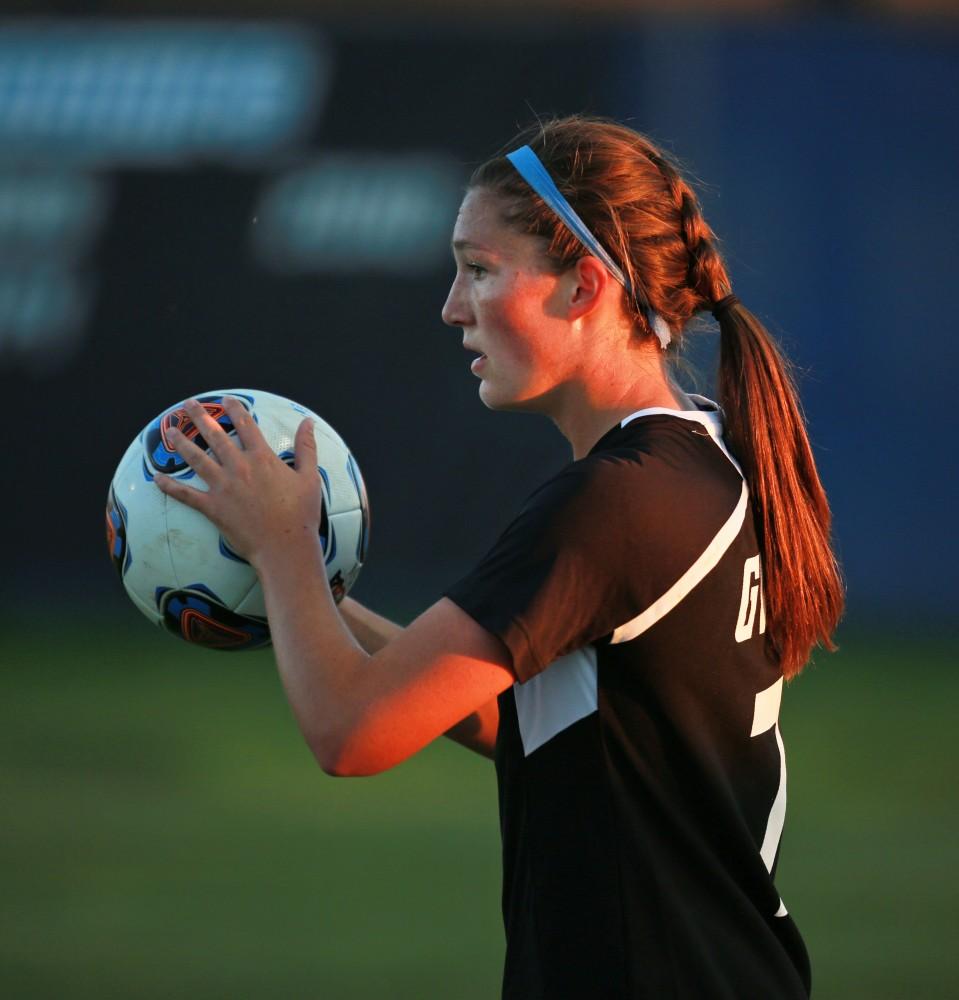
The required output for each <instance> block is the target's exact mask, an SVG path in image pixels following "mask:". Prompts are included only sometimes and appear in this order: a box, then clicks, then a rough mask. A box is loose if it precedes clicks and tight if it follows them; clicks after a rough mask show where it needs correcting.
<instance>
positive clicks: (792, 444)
mask: <svg viewBox="0 0 959 1000" xmlns="http://www.w3.org/2000/svg"><path fill="white" fill-rule="evenodd" d="M713 315H714V316H715V317H716V319H717V321H718V323H719V330H720V353H719V378H718V382H717V385H718V394H719V402H720V405H721V406H722V407H723V410H724V412H725V417H726V420H725V427H726V440H727V441H728V443H729V446H730V448H731V450H732V451H733V454H735V455H736V457H737V458H738V459H739V461H740V463H741V465H742V467H743V472H744V474H745V476H746V482H747V484H748V486H749V490H750V493H751V495H752V502H753V508H754V510H755V515H756V530H757V533H758V535H759V547H760V552H761V555H762V564H763V577H764V591H765V598H766V606H767V611H768V621H769V623H770V631H769V641H770V642H771V643H772V645H773V646H774V648H775V650H776V652H777V653H778V655H779V658H780V661H781V663H782V668H783V674H784V676H785V677H786V678H787V679H788V678H790V677H793V676H795V675H796V674H798V673H799V671H800V670H801V669H802V668H803V666H804V664H805V663H806V661H807V659H808V658H809V654H810V652H811V651H812V649H813V647H814V646H816V645H822V646H824V647H825V648H826V649H829V650H834V649H835V648H836V647H835V644H834V643H833V641H832V633H833V632H834V630H835V628H836V626H837V624H838V622H839V618H840V616H841V614H842V608H843V584H842V579H841V577H840V573H839V567H838V565H837V563H836V559H835V557H834V555H833V553H832V548H831V546H830V537H829V534H830V522H831V515H830V511H829V503H828V501H827V500H826V494H825V491H824V490H823V487H822V483H821V481H820V479H819V474H818V472H817V471H816V463H815V460H814V459H813V454H812V448H811V447H810V445H809V438H808V436H807V434H806V426H805V421H804V419H803V415H802V411H801V409H800V406H799V398H798V395H797V392H796V387H795V384H794V382H793V379H792V377H791V374H790V366H789V364H788V362H787V361H786V359H785V358H784V357H783V355H782V354H781V353H780V351H779V349H778V347H777V346H776V343H775V341H774V340H773V338H772V336H771V335H770V334H769V333H768V332H767V331H766V329H765V328H764V327H763V325H762V323H760V322H759V320H758V319H756V317H755V316H754V315H753V314H752V313H751V312H749V310H748V309H746V308H745V307H744V306H743V305H742V304H741V303H740V302H739V300H738V299H737V298H736V297H735V296H733V295H729V296H726V298H724V299H721V300H720V301H719V302H718V303H716V305H715V306H714V308H713Z"/></svg>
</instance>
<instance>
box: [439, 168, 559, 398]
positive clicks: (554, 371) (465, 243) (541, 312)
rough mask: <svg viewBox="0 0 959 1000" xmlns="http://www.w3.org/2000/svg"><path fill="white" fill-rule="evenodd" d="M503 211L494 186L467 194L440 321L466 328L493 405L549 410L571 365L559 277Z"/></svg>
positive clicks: (466, 341)
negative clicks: (453, 269) (452, 275)
mask: <svg viewBox="0 0 959 1000" xmlns="http://www.w3.org/2000/svg"><path fill="white" fill-rule="evenodd" d="M502 212H503V204H502V201H501V199H500V198H498V197H497V196H496V195H494V194H491V193H490V192H489V191H485V190H483V189H477V188H474V189H473V190H471V191H469V192H468V193H467V195H466V197H465V198H464V199H463V204H462V205H461V206H460V210H459V215H458V216H457V218H456V225H455V226H454V228H453V256H454V258H455V260H456V277H455V278H454V280H453V286H452V287H451V288H450V293H449V296H448V297H447V300H446V304H445V305H444V306H443V321H444V322H445V323H448V324H449V325H450V326H458V327H461V328H462V330H463V346H464V347H465V348H466V349H467V350H469V351H472V352H474V353H475V354H478V355H479V357H477V358H476V360H474V361H473V363H472V365H471V366H470V367H471V370H472V372H473V374H474V375H476V376H477V377H478V378H479V379H480V390H479V391H480V398H481V399H482V400H483V402H484V403H485V404H486V405H487V406H488V407H490V408H491V409H534V410H546V409H548V408H549V405H550V396H551V393H553V391H554V390H555V389H557V387H558V386H560V385H562V384H563V382H564V381H565V379H566V378H567V377H568V374H569V371H570V365H571V351H570V350H569V342H568V334H569V326H568V323H567V322H566V320H565V319H564V318H563V313H562V309H561V301H560V300H561V296H562V288H561V279H560V276H558V275H557V274H556V273H555V272H553V271H552V270H551V269H550V266H549V261H548V260H547V258H546V255H545V253H544V249H545V241H544V240H543V239H541V238H539V237H535V236H527V235H525V234H523V233H520V232H517V231H516V230H515V229H512V228H510V227H509V226H508V225H506V224H505V223H504V222H503V220H502Z"/></svg>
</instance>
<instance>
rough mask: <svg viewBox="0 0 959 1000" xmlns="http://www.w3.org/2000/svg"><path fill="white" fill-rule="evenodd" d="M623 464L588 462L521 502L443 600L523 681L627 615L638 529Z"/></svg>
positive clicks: (605, 460) (605, 459)
mask: <svg viewBox="0 0 959 1000" xmlns="http://www.w3.org/2000/svg"><path fill="white" fill-rule="evenodd" d="M629 465H630V463H628V462H619V461H617V460H616V459H615V458H613V457H608V456H602V457H592V456H591V457H588V458H585V459H582V460H580V461H578V462H574V463H572V464H571V465H570V466H568V467H567V468H566V469H565V470H564V471H563V472H561V473H560V474H559V475H558V476H556V477H555V478H554V479H552V480H550V481H549V482H548V483H546V484H545V485H544V486H543V487H541V488H540V489H539V490H538V491H537V492H536V493H534V494H533V496H532V497H530V499H529V501H527V503H526V505H525V507H524V508H523V510H522V511H521V512H520V514H519V516H518V517H517V518H516V519H515V520H514V521H513V522H512V523H511V524H510V525H509V527H508V528H507V529H506V531H504V532H503V534H502V535H501V536H500V538H499V539H498V541H497V542H496V544H495V545H494V546H493V548H492V549H491V550H490V551H489V552H488V553H487V554H486V556H484V557H483V558H482V559H481V560H480V562H479V564H478V565H477V566H476V567H475V568H474V570H473V571H472V572H471V573H469V574H468V575H467V576H465V577H463V578H462V579H461V580H459V581H458V582H457V583H456V584H455V585H454V586H453V587H451V588H450V589H449V590H448V591H447V593H446V596H447V597H448V598H449V599H450V600H451V601H453V602H454V603H455V604H457V605H458V606H459V607H460V608H462V609H463V610H464V611H465V612H466V613H467V614H469V615H470V616H471V617H472V618H474V619H475V620H476V621H477V622H478V623H479V624H480V625H482V626H483V627H484V628H485V629H486V630H487V631H489V632H491V633H492V634H494V635H496V636H497V637H499V638H500V639H501V640H502V641H503V642H504V643H505V645H506V646H507V647H508V649H509V650H510V653H511V654H512V657H513V669H514V672H515V673H516V676H517V678H518V679H519V680H521V681H524V680H528V679H529V678H531V677H533V676H534V675H535V674H537V673H539V672H540V671H542V670H543V669H544V668H545V667H547V666H548V665H549V664H550V663H552V662H553V660H555V659H557V658H558V657H560V656H563V655H564V654H566V653H568V652H571V651H573V650H575V649H579V648H581V647H583V646H585V645H587V644H589V643H591V642H594V641H596V640H597V639H599V638H601V637H603V636H604V635H608V634H609V633H611V632H612V631H613V630H614V629H615V628H616V627H617V625H619V624H620V623H621V622H622V621H625V620H626V619H627V618H628V617H629V616H630V610H631V608H632V606H633V601H632V600H631V595H630V590H631V586H630V579H629V577H630V573H629V566H628V560H629V558H630V556H629V549H630V548H631V547H632V546H631V544H630V542H631V540H632V539H634V537H635V534H636V532H637V531H638V530H640V526H639V525H638V524H637V523H636V520H637V519H636V517H635V503H634V502H633V501H634V500H635V497H633V496H631V494H630V487H631V483H630V480H631V479H633V478H635V477H634V476H631V475H630V472H631V470H630V468H629Z"/></svg>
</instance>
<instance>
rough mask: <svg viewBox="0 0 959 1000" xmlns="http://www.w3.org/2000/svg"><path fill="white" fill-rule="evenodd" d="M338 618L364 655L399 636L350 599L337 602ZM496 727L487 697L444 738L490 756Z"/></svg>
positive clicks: (496, 714)
mask: <svg viewBox="0 0 959 1000" xmlns="http://www.w3.org/2000/svg"><path fill="white" fill-rule="evenodd" d="M339 609H340V615H341V616H342V618H343V620H344V621H345V622H346V624H347V625H348V626H349V629H350V631H351V632H352V633H353V636H354V638H355V639H356V640H357V641H358V642H359V644H360V645H361V646H362V647H363V649H364V650H366V652H367V653H371V654H372V653H378V652H379V651H380V650H381V649H382V648H383V647H384V646H386V645H387V644H388V643H390V642H392V641H393V640H394V639H396V638H397V637H398V636H400V635H402V633H403V628H402V627H401V626H399V625H396V624H395V623H394V622H391V621H390V620H389V619H387V618H384V617H383V616H382V615H378V614H376V612H375V611H371V610H370V609H369V608H367V607H364V606H363V605H362V604H360V603H359V601H354V600H353V598H351V597H344V598H343V600H342V601H340V603H339ZM498 728H499V704H498V702H497V699H496V698H491V699H490V700H489V701H488V702H487V703H486V704H485V705H481V706H480V707H479V708H478V709H477V710H476V711H475V712H473V713H471V714H470V715H468V716H467V717H466V718H465V719H462V720H461V721H460V722H458V723H457V724H456V725H455V726H452V727H451V728H450V729H447V730H446V736H448V737H449V738H450V739H451V740H455V741H456V742H457V743H459V744H460V745H462V746H464V747H466V748H467V749H468V750H474V751H475V752H476V753H478V754H481V755H482V756H483V757H489V758H490V759H492V757H493V748H494V747H495V746H496V732H497V730H498Z"/></svg>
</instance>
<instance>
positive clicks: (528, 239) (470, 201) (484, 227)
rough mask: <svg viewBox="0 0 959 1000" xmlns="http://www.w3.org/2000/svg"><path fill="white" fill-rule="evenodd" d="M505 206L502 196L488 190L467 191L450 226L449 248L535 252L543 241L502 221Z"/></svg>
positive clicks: (530, 256)
mask: <svg viewBox="0 0 959 1000" xmlns="http://www.w3.org/2000/svg"><path fill="white" fill-rule="evenodd" d="M505 208H506V204H505V202H504V201H503V199H502V198H500V197H499V196H498V195H496V194H493V193H492V192H490V191H487V190H484V189H483V188H472V189H471V190H469V191H467V192H466V197H465V198H464V199H463V203H462V204H461V205H460V210H459V213H458V214H457V216H456V224H455V225H454V226H453V238H452V243H453V248H454V249H463V250H471V249H472V250H487V251H490V252H492V253H496V254H499V255H501V256H504V257H519V258H522V259H524V260H526V259H533V258H535V257H537V256H539V255H540V254H541V253H542V251H543V249H544V247H545V241H544V240H542V239H540V238H538V237H535V236H529V235H527V234H526V233H521V232H519V231H518V230H517V229H515V228H514V227H512V226H510V225H508V224H507V223H506V222H504V221H503V215H504V212H505Z"/></svg>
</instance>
